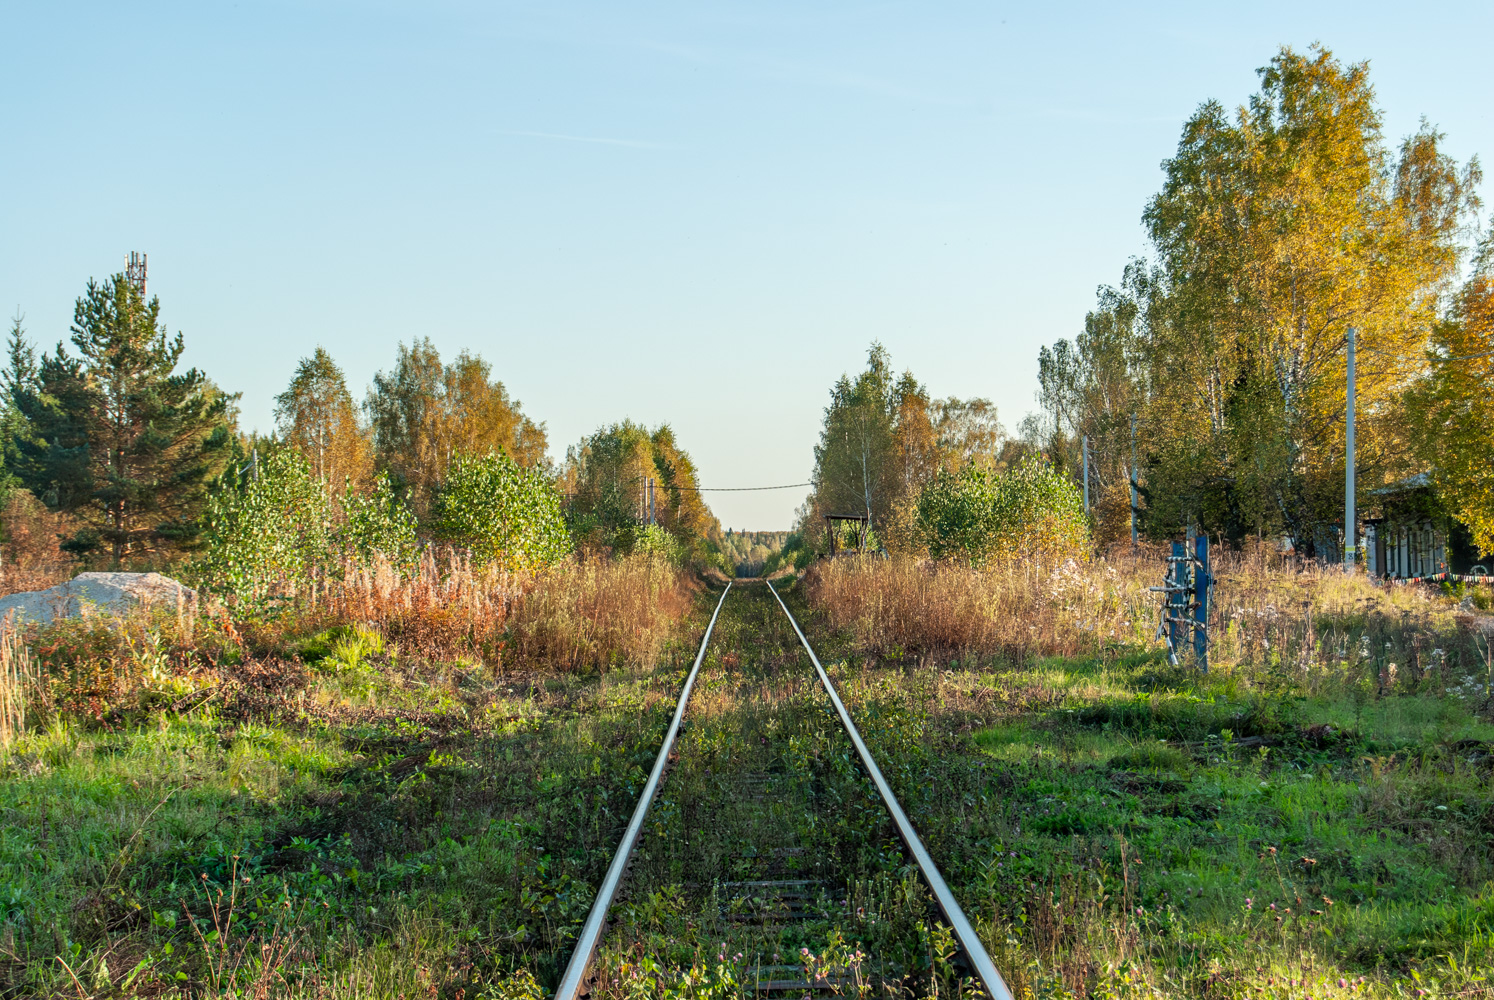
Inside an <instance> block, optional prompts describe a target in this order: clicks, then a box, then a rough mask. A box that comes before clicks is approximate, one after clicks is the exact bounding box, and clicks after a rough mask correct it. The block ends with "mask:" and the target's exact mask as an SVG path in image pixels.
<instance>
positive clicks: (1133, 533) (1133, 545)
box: [1131, 413, 1136, 552]
mask: <svg viewBox="0 0 1494 1000" xmlns="http://www.w3.org/2000/svg"><path fill="white" fill-rule="evenodd" d="M1131 551H1132V552H1135V551H1136V414H1134V413H1133V414H1131Z"/></svg>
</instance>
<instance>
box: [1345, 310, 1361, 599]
mask: <svg viewBox="0 0 1494 1000" xmlns="http://www.w3.org/2000/svg"><path fill="white" fill-rule="evenodd" d="M1344 438H1345V442H1346V443H1345V448H1344V572H1346V573H1352V572H1353V571H1354V562H1355V559H1354V556H1355V553H1356V550H1357V549H1358V547H1359V530H1358V529H1359V525H1358V522H1357V519H1356V518H1355V516H1354V515H1355V511H1354V328H1353V327H1352V326H1351V327H1349V384H1348V409H1347V411H1346V412H1345V414H1344Z"/></svg>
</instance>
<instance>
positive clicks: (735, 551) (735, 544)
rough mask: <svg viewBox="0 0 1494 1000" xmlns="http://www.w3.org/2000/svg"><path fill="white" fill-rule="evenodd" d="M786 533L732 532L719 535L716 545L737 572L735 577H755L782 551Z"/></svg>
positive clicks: (786, 536)
mask: <svg viewBox="0 0 1494 1000" xmlns="http://www.w3.org/2000/svg"><path fill="white" fill-rule="evenodd" d="M788 538H789V532H787V531H734V530H732V529H731V528H728V529H726V531H724V532H722V533H721V537H720V538H719V539H717V543H718V544H719V545H720V546H721V552H722V553H723V554H724V555H725V556H726V558H727V561H728V562H730V563H731V564H732V565H733V566H734V567H735V568H736V571H737V576H757V575H758V574H759V573H761V572H762V569H763V567H764V566H765V565H767V562H768V560H769V559H770V558H772V557H773V556H774V555H775V554H777V553H779V552H781V551H783V547H784V545H785V544H787V543H788Z"/></svg>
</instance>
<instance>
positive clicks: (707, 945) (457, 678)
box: [0, 586, 1494, 1000]
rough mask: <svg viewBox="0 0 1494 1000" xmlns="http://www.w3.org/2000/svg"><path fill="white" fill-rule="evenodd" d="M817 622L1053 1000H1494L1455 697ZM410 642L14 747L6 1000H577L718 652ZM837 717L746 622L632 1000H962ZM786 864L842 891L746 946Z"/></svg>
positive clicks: (4, 902)
mask: <svg viewBox="0 0 1494 1000" xmlns="http://www.w3.org/2000/svg"><path fill="white" fill-rule="evenodd" d="M788 591H789V593H788V599H789V601H790V603H791V606H792V607H793V608H794V609H795V612H796V614H799V615H800V616H801V619H800V620H801V622H802V623H803V624H804V625H805V628H806V630H807V632H808V633H809V635H810V636H811V639H812V640H813V641H814V642H815V643H816V647H817V649H818V650H819V652H820V654H821V658H822V660H824V662H825V663H826V664H827V666H828V669H829V670H830V671H831V673H832V675H833V676H834V677H835V678H836V681H837V684H838V686H839V687H840V691H841V694H842V697H843V698H844V699H845V700H846V703H847V705H848V707H849V708H850V710H851V712H852V714H853V715H854V716H855V718H856V719H857V720H858V724H859V725H860V726H861V729H862V732H863V735H864V736H865V737H866V739H867V741H868V743H869V744H870V746H871V747H872V750H873V752H874V754H875V755H876V757H877V759H878V760H879V762H880V763H881V766H882V769H883V771H884V773H885V774H886V775H887V777H888V779H889V780H890V781H891V782H892V783H893V785H894V787H895V788H896V789H897V791H898V794H899V796H900V798H901V800H902V802H903V804H904V806H905V808H906V809H907V811H908V812H909V814H910V816H911V817H912V819H913V820H914V822H915V824H916V825H917V827H918V828H919V830H920V831H921V832H922V834H923V836H924V838H925V840H926V842H927V844H928V846H929V849H930V851H931V852H932V854H933V855H934V857H935V858H936V860H937V861H938V862H939V864H940V866H941V868H942V870H943V873H944V875H945V877H946V879H947V880H948V882H949V883H950V885H951V887H952V888H953V890H954V891H955V893H956V895H957V896H958V897H959V898H960V900H961V903H962V905H963V906H964V907H965V910H966V912H967V914H968V915H969V916H970V917H971V919H972V920H973V921H974V922H975V924H976V926H977V928H978V929H979V930H980V932H981V934H982V936H983V938H984V940H985V941H986V944H987V947H988V949H989V950H990V952H991V953H992V955H993V957H994V958H995V959H996V961H997V962H998V964H999V965H1000V966H1001V968H1002V969H1003V971H1004V972H1005V973H1006V974H1007V977H1008V980H1009V982H1011V984H1012V985H1013V986H1014V987H1016V988H1017V989H1018V990H1019V995H1020V991H1027V992H1028V993H1029V994H1030V995H1031V996H1034V997H1044V998H1047V997H1053V998H1057V997H1068V996H1075V997H1078V996H1138V997H1139V996H1167V997H1193V996H1215V997H1246V996H1250V997H1256V996H1261V997H1271V996H1276V997H1287V996H1293V997H1298V996H1303V995H1305V994H1307V993H1312V994H1313V995H1314V996H1320V995H1327V996H1336V995H1348V993H1349V992H1350V991H1345V990H1339V988H1338V987H1337V985H1336V984H1337V981H1338V979H1339V978H1340V977H1342V978H1343V979H1345V980H1346V981H1354V982H1356V983H1357V981H1358V980H1359V979H1360V977H1363V978H1364V983H1363V985H1362V986H1361V987H1359V989H1358V990H1357V992H1355V993H1354V995H1370V996H1398V995H1412V993H1413V991H1414V990H1416V989H1425V990H1428V991H1430V995H1443V996H1453V995H1473V994H1471V993H1469V992H1467V991H1469V990H1473V989H1476V988H1479V986H1480V983H1482V980H1481V979H1480V978H1479V977H1481V976H1483V975H1485V973H1486V971H1487V970H1488V969H1489V968H1490V967H1491V966H1494V939H1491V934H1494V851H1491V846H1494V845H1491V837H1494V793H1491V785H1490V763H1491V755H1494V724H1491V723H1490V722H1489V721H1488V716H1487V713H1486V711H1485V710H1484V708H1483V707H1482V704H1481V701H1480V698H1479V697H1478V696H1477V695H1474V696H1463V695H1460V694H1459V692H1460V691H1463V690H1464V688H1462V687H1460V686H1459V684H1458V683H1457V681H1458V679H1457V678H1444V677H1436V676H1432V675H1431V674H1428V675H1427V676H1425V677H1423V678H1422V679H1421V680H1420V681H1416V682H1412V681H1410V680H1409V679H1406V678H1403V679H1402V680H1401V681H1400V682H1399V683H1398V684H1397V685H1395V686H1394V687H1393V688H1392V689H1390V690H1383V691H1382V690H1381V688H1380V686H1379V685H1378V684H1377V683H1374V682H1373V680H1372V679H1370V678H1367V677H1363V676H1361V677H1355V676H1351V675H1350V674H1348V673H1342V674H1338V675H1332V676H1318V677H1315V678H1305V677H1299V678H1295V679H1294V678H1292V677H1283V676H1282V675H1281V674H1280V672H1279V671H1278V670H1276V669H1275V668H1274V667H1272V666H1271V665H1269V664H1267V665H1265V666H1263V667H1262V668H1260V669H1259V670H1255V669H1252V668H1250V667H1249V666H1248V665H1235V666H1231V667H1230V668H1229V669H1225V670H1221V671H1219V672H1218V673H1217V674H1215V675H1212V676H1209V677H1202V676H1199V675H1197V674H1195V673H1193V672H1192V671H1189V670H1186V669H1177V668H1171V667H1168V666H1167V665H1166V664H1165V663H1163V662H1161V661H1160V659H1159V658H1158V657H1157V656H1155V655H1152V654H1150V653H1148V652H1145V651H1138V650H1129V651H1128V650H1125V649H1115V650H1111V651H1109V652H1107V653H1106V654H1105V655H1104V656H1099V657H1081V658H1071V659H1040V660H1036V661H1033V662H1030V663H1026V664H1020V665H1012V664H1003V663H990V662H978V661H976V660H975V659H973V658H972V659H967V660H964V661H960V662H957V663H956V662H942V661H935V660H930V659H924V660H921V661H917V662H915V661H911V660H909V661H906V662H904V661H900V660H890V661H885V660H867V659H863V658H861V657H859V656H857V655H856V651H855V650H854V648H853V647H852V646H851V644H850V640H849V639H848V638H847V637H846V636H843V635H836V634H830V633H829V632H828V631H827V630H826V629H824V628H823V627H822V625H821V619H820V616H818V615H817V614H815V613H814V612H813V611H812V609H809V608H806V607H804V606H803V603H802V598H801V596H800V595H799V594H798V593H797V589H796V588H794V587H792V586H790V587H789V588H788ZM711 603H713V595H709V594H702V595H701V598H700V601H699V605H698V606H697V608H696V610H695V611H694V612H693V614H694V617H695V619H696V630H695V635H697V636H698V635H699V630H700V628H702V627H703V624H704V617H705V615H706V614H707V613H708V611H709V605H710V604H711ZM376 639H377V637H371V636H368V635H365V634H363V633H360V632H359V631H357V630H353V629H338V630H333V631H330V632H327V633H320V634H318V635H315V636H312V637H311V638H310V639H307V640H303V642H302V644H301V646H300V647H299V650H298V651H299V652H300V653H301V655H302V656H303V658H304V659H306V660H307V661H308V663H309V670H308V671H307V672H306V675H305V676H306V679H307V680H306V684H307V686H306V687H305V689H304V691H302V692H291V693H289V694H287V695H286V696H284V697H282V698H278V699H272V700H270V701H268V702H267V703H266V704H267V705H268V706H269V708H268V709H266V710H263V711H260V710H256V711H253V712H248V711H246V710H244V709H242V707H232V706H229V707H225V708H219V707H218V702H217V701H215V700H211V699H210V700H209V701H207V702H206V703H204V704H201V705H200V706H198V707H196V708H194V709H192V710H191V711H188V712H185V713H181V714H177V713H172V712H156V713H154V714H146V713H139V714H137V715H136V716H133V717H132V718H131V721H129V722H128V723H117V722H115V723H107V724H105V723H100V722H97V721H90V720H89V719H88V718H87V717H86V716H76V717H71V716H70V717H69V718H68V720H67V721H65V722H64V721H58V722H56V723H54V724H52V725H51V726H50V727H49V728H46V729H43V730H42V731H39V732H32V733H30V734H29V735H27V736H25V737H24V738H23V739H22V740H20V741H19V742H17V743H16V744H14V745H12V746H11V747H9V748H8V749H7V750H6V751H4V753H3V755H0V995H4V996H11V997H22V996H26V997H30V996H64V995H66V996H73V997H76V996H78V995H79V994H80V992H81V993H82V994H83V995H87V996H100V997H102V996H135V995H138V996H166V995H173V994H176V995H193V996H197V995H203V994H204V993H207V992H213V991H215V990H216V991H220V992H221V990H222V989H223V988H225V987H233V988H237V989H240V990H242V991H244V992H243V994H242V995H245V996H252V995H255V994H254V990H255V988H256V984H259V985H261V986H263V987H264V988H265V989H266V990H268V991H269V992H270V993H272V994H273V995H285V996H300V997H313V996H329V997H338V998H341V997H397V996H400V995H404V996H406V997H415V996H429V995H435V996H438V997H446V998H455V997H456V996H457V995H458V992H459V991H461V993H462V995H463V996H464V997H465V998H468V1000H476V998H479V997H482V998H487V1000H495V998H499V997H503V998H509V997H512V998H515V1000H519V998H523V1000H541V998H542V996H543V994H544V991H545V990H547V989H552V988H553V986H554V984H555V982H556V981H557V979H558V977H559V974H560V970H561V968H562V965H563V963H564V961H565V959H566V958H567V957H568V954H569V950H570V943H571V942H572V941H573V940H574V937H575V934H576V932H577V930H578V928H579V925H580V922H581V920H582V919H583V918H584V916H585V913H586V911H587V908H588V907H589V905H590V903H591V900H592V894H593V891H594V889H595V886H596V885H597V884H598V882H599V881H600V879H601V876H602V874H603V872H604V871H605V868H606V866H607V864H608V862H609V861H610V859H611V855H612V851H613V850H614V848H615V846H616V842H617V839H618V837H619V836H620V834H621V831H622V829H623V826H624V825H625V823H626V821H627V819H628V817H629V815H630V813H631V810H632V808H633V805H634V802H635V800H636V796H637V794H638V791H639V789H640V788H641V786H642V783H643V780H644V778H645V776H646V774H647V770H648V768H649V767H650V766H651V764H652V762H653V758H654V755H655V753H656V752H657V748H658V740H659V738H660V735H661V734H662V732H663V730H664V727H665V724H666V722H667V719H668V718H669V714H670V712H671V711H672V709H673V705H674V698H675V696H676V694H677V691H678V685H679V684H680V682H681V681H682V679H683V676H684V672H685V670H686V669H687V667H688V664H689V660H690V658H691V656H692V655H693V652H694V651H693V649H690V648H684V647H678V648H675V647H671V648H670V649H668V650H667V651H666V654H665V656H664V657H663V658H662V659H661V661H660V662H658V663H657V664H656V665H654V666H652V667H650V668H647V669H619V670H614V671H611V672H608V673H605V674H590V675H574V674H571V675H555V674H538V673H529V674H523V675H514V676H494V675H493V674H492V673H491V672H490V671H488V670H487V669H485V668H484V667H482V666H481V665H479V664H473V663H463V662H447V663H432V662H425V661H420V660H418V659H416V658H413V657H406V656H402V655H400V654H399V651H398V650H397V649H395V648H393V647H388V648H385V647H384V646H383V644H382V643H380V642H378V641H376ZM1465 694H1466V692H1465ZM828 707H829V706H828V701H827V699H826V698H825V697H824V695H823V693H822V692H821V691H820V689H819V687H818V685H817V684H816V683H815V682H814V679H813V675H812V672H811V670H810V667H809V664H808V662H807V660H806V659H805V658H804V657H803V656H802V654H800V653H799V651H798V650H797V645H796V642H795V640H794V638H793V635H792V632H790V631H789V630H788V629H787V627H786V623H784V622H783V621H782V619H781V616H779V615H778V612H777V611H776V605H774V604H772V603H771V600H770V599H769V598H768V595H767V594H766V591H765V590H762V589H761V588H747V587H744V588H739V589H737V590H734V591H733V593H732V596H731V597H730V598H729V599H728V602H727V605H726V608H725V610H724V612H723V615H722V618H721V620H720V623H719V624H718V626H717V638H716V640H715V641H714V642H713V644H712V648H711V651H710V653H709V655H708V656H707V659H706V664H705V667H704V669H703V671H702V674H701V678H700V681H699V686H698V689H697V695H696V699H695V701H694V702H692V710H691V714H690V717H689V720H688V723H687V726H686V728H685V730H684V731H683V733H682V735H681V739H680V744H679V748H678V756H677V760H676V762H675V764H674V766H673V768H672V770H671V772H670V774H669V777H668V779H667V780H666V783H665V785H664V787H663V789H662V791H661V794H660V797H659V799H658V801H657V802H656V805H655V809H654V811H653V813H652V815H651V818H650V824H649V827H648V829H647V831H646V835H645V838H644V842H643V844H642V847H641V849H640V852H639V854H638V857H637V859H636V861H635V864H634V868H633V872H632V875H631V876H630V879H629V883H628V890H629V891H628V895H627V897H626V899H625V900H623V901H622V903H621V905H620V906H619V908H618V910H617V911H616V912H615V913H614V924H613V927H612V930H611V931H610V932H609V936H608V938H607V939H606V941H605V943H604V946H603V949H602V951H601V953H600V955H599V961H598V968H599V969H600V971H601V973H602V977H603V978H602V982H601V983H600V984H599V986H598V991H597V992H598V994H599V995H606V996H616V997H619V998H621V997H628V998H632V997H643V996H669V997H685V996H707V995H709V996H730V995H739V994H741V993H742V992H744V991H745V990H747V989H748V988H749V987H750V985H751V983H752V980H753V978H754V977H755V976H756V975H758V974H759V967H760V966H764V965H783V966H790V967H802V966H804V965H806V964H807V965H810V966H811V971H825V970H828V971H830V972H831V973H832V974H833V975H834V976H836V977H842V978H837V979H836V982H838V983H840V984H841V987H840V988H841V989H842V990H843V991H844V992H848V993H855V992H857V989H856V983H855V980H856V976H858V975H859V976H860V977H861V979H862V982H863V983H865V984H867V986H868V990H869V991H870V992H876V993H878V994H879V995H880V993H881V991H882V989H883V987H884V986H886V985H887V983H888V981H890V982H891V983H892V984H893V985H895V986H897V987H898V989H899V990H901V992H902V993H903V995H909V994H911V995H918V996H923V995H929V994H931V993H932V992H934V991H935V990H937V991H939V992H943V993H948V992H951V991H953V990H957V989H958V988H959V984H958V982H957V978H958V977H957V975H956V974H955V973H954V971H953V970H952V969H949V968H947V967H946V966H945V965H944V964H943V959H944V956H945V948H946V945H945V943H944V938H943V937H942V936H941V934H942V932H941V930H940V928H939V927H938V926H937V925H936V924H935V922H934V921H933V920H932V918H931V914H930V911H929V909H928V898H927V895H926V893H925V892H924V890H923V888H922V886H921V885H920V884H919V882H918V880H917V878H916V876H915V875H914V874H913V873H912V871H911V870H910V869H909V867H908V864H907V860H906V858H905V857H904V856H903V854H902V851H901V848H900V847H899V845H898V844H897V843H896V840H895V837H894V836H893V833H892V830H891V828H890V824H889V823H888V821H887V818H886V816H885V814H884V813H883V811H882V810H881V808H880V806H879V804H878V803H877V801H876V800H875V798H874V797H873V796H872V795H871V794H870V790H869V788H868V786H867V783H866V781H865V779H864V777H863V776H862V775H861V773H860V769H859V767H858V766H857V765H856V763H855V760H854V758H853V756H852V755H851V752H850V747H849V743H848V741H846V740H845V738H844V737H843V735H841V734H840V732H839V729H838V725H837V723H836V722H835V720H834V718H833V717H832V716H831V715H830V714H829V712H828ZM752 789H756V791H752ZM775 849H776V850H778V851H779V852H780V853H779V854H778V855H775V857H778V858H780V859H781V860H780V861H779V862H776V864H777V865H778V869H777V870H776V871H775V873H774V874H773V875H772V876H771V877H774V878H795V877H802V878H804V879H806V880H809V881H813V882H823V883H825V886H824V888H823V891H821V892H820V894H819V895H818V897H817V898H816V899H814V900H813V901H812V903H811V909H812V910H813V911H814V912H813V913H812V914H811V915H810V918H809V919H806V920H803V921H797V922H787V923H776V922H774V921H771V920H763V919H757V920H743V919H740V918H741V916H742V915H743V914H744V913H746V912H748V911H750V910H751V904H750V902H748V901H747V900H746V899H745V898H744V896H745V895H747V894H744V892H743V891H741V890H739V889H734V888H732V887H731V886H729V885H728V883H731V882H744V881H750V880H753V879H754V878H756V877H760V876H762V875H763V872H764V868H763V865H764V864H765V862H763V861H761V860H755V859H761V858H764V857H767V856H769V854H770V852H772V851H774V850H775ZM1306 859H1310V860H1306ZM220 892H221V893H222V894H223V895H222V896H221V897H220V896H219V893H220ZM1325 897H1326V899H1325ZM1299 899H1300V902H1299ZM1327 900H1332V904H1331V905H1329V903H1328V902H1327ZM1272 904H1275V906H1276V909H1275V910H1272V909H1271V908H1270V907H1271V906H1272ZM1288 907H1290V910H1291V912H1290V913H1287V912H1286V911H1287V908H1288ZM1313 911H1321V912H1317V913H1315V912H1313ZM754 912H755V911H754ZM230 914H231V916H232V919H231V920H229V916H230ZM215 917H216V919H217V926H216V927H215V924H214V920H215ZM1278 917H1280V918H1281V919H1280V922H1278V920H1277V918H1278ZM265 946H269V948H270V950H269V951H268V952H266V951H263V950H262V949H263V948H264V947H265ZM857 952H861V953H863V954H864V955H865V957H864V958H862V959H857V958H856V957H855V956H856V954H857ZM738 954H740V955H741V956H742V957H741V958H740V959H738V958H737V957H736V956H737V955H738ZM774 955H777V956H779V957H778V958H777V959H775V958H773V956H774ZM432 990H434V994H432V992H431V991H432Z"/></svg>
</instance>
